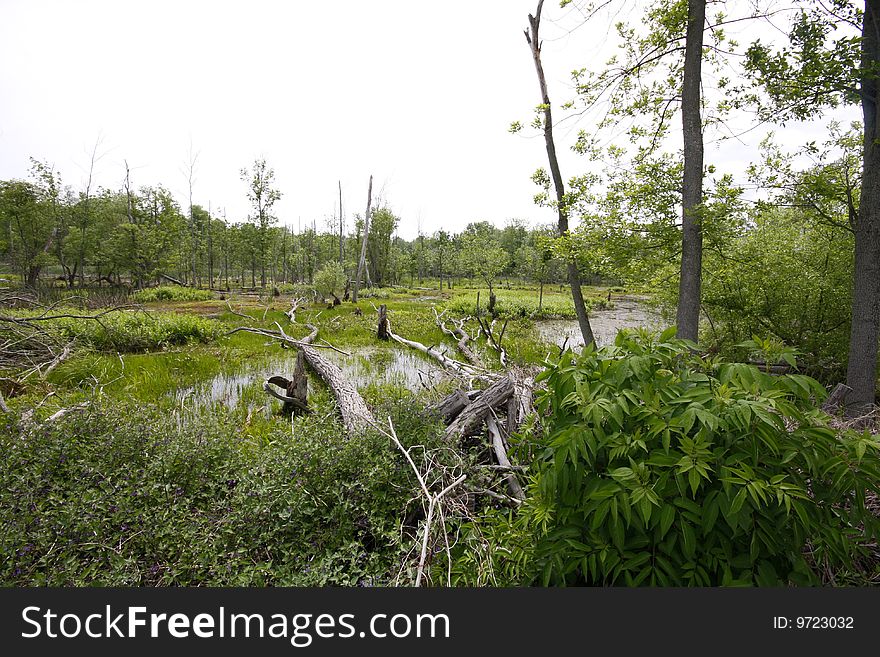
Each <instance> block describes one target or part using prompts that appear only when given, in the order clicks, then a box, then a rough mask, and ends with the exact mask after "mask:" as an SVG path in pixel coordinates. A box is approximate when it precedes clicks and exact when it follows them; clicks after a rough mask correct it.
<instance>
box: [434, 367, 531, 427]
mask: <svg viewBox="0 0 880 657" xmlns="http://www.w3.org/2000/svg"><path fill="white" fill-rule="evenodd" d="M515 387H516V386H515V384H514V381H513V378H512V377H511V376H505V377H504V378H503V379H499V380H498V381H496V382H495V383H493V384H492V385H491V386H489V387H488V388H487V389H486V390H485V391H484V392H483V394H482V395H480V396H479V397H478V398H477V399H475V400H474V401H473V402H471V403H470V404H469V405H468V407H467V408H466V409H464V411H463V412H462V413H461V415H459V416H458V417H457V418H456V419H455V421H454V422H453V423H452V424H450V425H449V427H447V429H446V433H445V434H444V435H445V438H446V440H447V441H450V442H452V441H455V440H460V439H461V438H464V437H465V436H471V435H473V434H475V433H476V432H478V431H479V430H480V427H481V426H482V425H483V422H484V421H485V419H486V418H487V417H488V416H489V415H490V414H491V413H493V412H494V409H495V408H496V407H499V406H503V405H505V404H506V403H507V400H508V399H510V397H511V395H513V394H514V391H515Z"/></svg>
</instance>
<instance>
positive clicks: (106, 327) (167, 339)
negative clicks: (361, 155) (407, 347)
mask: <svg viewBox="0 0 880 657" xmlns="http://www.w3.org/2000/svg"><path fill="white" fill-rule="evenodd" d="M180 289H184V290H186V289H188V288H180ZM585 291H587V292H588V294H589V296H590V298H592V299H594V300H598V299H601V298H602V296H601V295H602V292H601V290H595V289H590V288H585ZM378 292H379V296H378V297H368V298H366V299H364V300H363V301H362V302H361V303H359V305H358V307H359V308H360V310H361V311H362V314H361V315H357V314H356V309H355V307H354V306H353V305H352V304H350V303H343V304H341V305H339V306H335V307H332V308H327V306H326V305H325V304H322V303H313V304H306V306H305V307H304V308H303V309H302V310H300V311H299V312H298V313H297V323H296V324H291V323H290V321H289V319H288V318H287V316H286V315H285V312H286V311H287V310H288V309H289V307H290V298H289V297H286V296H282V297H276V298H267V299H265V300H260V299H257V298H256V297H254V296H253V295H230V297H229V301H230V306H231V307H232V308H233V309H234V310H235V311H236V312H238V313H241V314H242V315H245V316H246V317H247V319H246V318H245V317H241V316H240V315H237V314H235V313H233V312H230V311H229V309H228V308H227V307H226V304H225V302H219V301H217V300H213V299H212V300H205V301H190V300H176V301H160V302H156V303H157V304H159V305H160V306H161V308H162V310H161V311H150V313H149V314H147V313H143V312H119V313H111V314H109V315H107V316H105V317H104V318H102V323H103V326H102V325H101V324H98V323H96V322H94V321H90V320H68V319H65V320H56V321H54V322H51V323H49V324H50V328H51V329H52V330H56V331H61V332H62V333H63V337H64V339H65V340H68V339H73V338H75V339H76V344H77V345H79V347H80V350H79V351H78V352H77V353H76V355H74V356H73V357H72V358H71V359H70V360H68V361H66V362H64V363H62V364H61V365H60V366H58V368H57V369H56V370H54V371H53V372H52V373H51V374H50V375H49V378H48V381H47V382H46V383H45V384H44V385H35V386H34V387H33V388H32V394H31V401H33V400H34V399H36V400H39V399H40V398H42V396H44V395H45V394H47V392H49V391H55V392H59V393H64V391H65V390H66V391H67V392H68V393H69V394H74V395H76V394H85V393H86V392H88V391H90V390H93V389H100V390H101V391H102V392H103V393H104V394H108V395H111V396H113V397H118V398H133V399H136V400H139V401H141V402H148V401H154V402H155V401H160V400H165V401H167V398H168V397H169V395H170V394H171V393H173V392H174V391H175V390H179V389H182V388H186V387H189V386H193V385H196V384H198V383H200V382H202V381H208V380H210V379H212V378H213V377H216V376H218V375H221V374H226V375H229V374H232V373H234V372H236V371H240V369H241V367H242V366H243V364H245V363H253V362H256V361H261V360H263V361H265V360H268V359H270V358H271V357H272V356H271V354H272V353H273V350H275V349H277V346H276V343H274V342H273V341H272V340H271V339H267V338H265V337H263V336H258V335H254V334H249V333H245V332H240V333H236V334H233V335H225V334H226V333H227V332H228V331H230V330H232V329H233V328H235V327H240V326H255V327H257V326H258V327H262V328H266V329H271V330H277V326H276V323H277V324H278V325H280V326H282V327H283V328H284V330H285V331H286V332H287V333H288V334H289V335H291V336H292V337H295V338H301V337H304V336H305V335H307V334H308V333H309V332H310V331H309V329H308V328H307V326H306V325H307V324H314V325H316V326H317V327H318V328H319V333H318V340H319V341H322V340H327V341H328V342H330V343H331V344H333V345H334V346H336V347H338V348H340V349H345V350H350V351H351V350H354V351H355V352H356V351H357V350H358V349H363V348H378V349H379V350H380V351H379V352H377V353H376V354H373V355H372V356H371V360H372V361H376V362H375V363H372V365H373V366H376V367H380V368H381V362H379V361H380V360H381V353H382V351H381V350H383V349H386V348H388V343H384V342H382V341H380V340H379V339H378V338H377V337H376V314H375V311H374V310H373V306H374V305H378V303H384V304H385V305H386V306H387V308H388V313H389V318H390V321H391V326H392V329H393V330H394V331H395V332H396V333H398V334H399V335H402V336H404V337H406V338H409V339H412V340H417V341H419V342H422V343H424V344H426V345H429V346H436V345H440V346H442V348H444V349H446V350H447V353H449V354H450V355H452V356H454V357H459V358H460V357H461V356H460V354H458V352H457V349H456V347H455V341H454V340H452V339H451V338H450V337H448V336H446V335H444V334H443V333H442V332H441V331H440V329H439V328H438V327H437V325H436V323H435V321H434V311H435V310H436V311H437V312H442V311H443V310H447V314H446V316H447V317H449V316H452V317H460V316H464V315H468V314H472V311H473V306H474V305H475V302H476V291H475V290H470V289H462V288H456V289H453V290H451V291H450V290H446V291H444V292H443V293H442V294H437V291H436V290H421V291H419V290H413V289H406V288H394V289H384V290H379V291H378ZM414 293H419V294H420V295H421V296H418V297H416V296H413V295H414ZM484 296H485V291H483V293H481V300H482V299H483V297H484ZM380 297H384V298H380ZM498 298H499V308H500V309H502V310H503V309H505V308H506V309H512V308H534V309H537V298H538V293H537V290H536V289H531V290H528V289H517V290H499V291H498ZM544 302H545V304H544V305H545V308H547V309H551V311H552V309H554V308H556V309H558V308H561V307H563V306H564V305H565V303H566V302H568V304H569V308H570V305H571V302H570V301H568V297H567V295H566V294H565V293H560V292H558V291H552V290H549V289H547V290H545V294H544ZM206 312H211V313H212V314H214V315H215V316H216V319H207V318H205V317H203V316H201V315H203V314H204V313H206ZM548 312H549V311H548ZM553 312H556V311H553ZM558 313H559V314H560V315H563V316H566V315H567V314H570V315H571V316H572V317H573V311H572V312H570V313H569V312H568V311H567V310H566V311H564V312H563V311H558ZM520 314H521V313H518V312H517V313H507V314H502V317H506V318H507V327H506V329H505V332H504V340H503V344H504V347H505V348H506V350H507V352H508V356H509V358H510V360H511V361H512V362H513V363H516V364H518V365H539V364H540V363H542V362H543V359H544V358H545V357H546V355H547V350H548V345H546V344H544V343H542V342H541V340H540V339H539V337H538V335H537V332H536V330H535V327H534V321H533V320H532V319H530V318H528V317H526V318H522V317H520ZM468 330H469V332H470V333H471V335H475V334H476V332H477V325H476V323H475V322H473V321H472V322H471V323H470V324H469V325H468ZM498 330H500V324H497V325H496V331H498ZM484 343H485V339H481V340H479V341H478V342H477V343H476V344H474V345H473V348H475V349H476V351H478V352H479V353H480V354H481V356H482V357H483V359H484V362H486V363H487V364H488V365H489V366H490V367H498V366H499V363H498V354H497V353H496V352H494V351H493V350H491V349H489V348H488V347H487V346H486V345H485V344H484ZM379 387H380V388H381V387H382V386H379ZM311 390H312V393H315V392H316V391H318V390H323V384H322V383H321V382H320V381H314V382H313V385H312V386H311ZM249 394H252V395H253V397H254V398H255V399H258V398H262V397H264V396H265V394H264V393H263V392H262V390H261V388H260V386H259V385H256V386H255V388H254V391H253V392H252V393H249ZM375 398H376V399H378V397H375ZM63 399H64V394H60V395H59V399H58V403H59V404H61V403H62V400H63Z"/></svg>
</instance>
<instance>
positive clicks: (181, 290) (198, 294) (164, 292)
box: [131, 285, 214, 303]
mask: <svg viewBox="0 0 880 657" xmlns="http://www.w3.org/2000/svg"><path fill="white" fill-rule="evenodd" d="M131 298H132V300H133V301H136V302H138V303H151V302H154V301H207V300H208V299H213V298H214V293H213V292H211V291H210V290H199V289H196V288H192V287H181V286H179V285H160V286H159V287H150V288H147V289H145V290H140V291H138V292H135V293H134V294H133V295H132V296H131Z"/></svg>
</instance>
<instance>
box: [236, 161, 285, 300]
mask: <svg viewBox="0 0 880 657" xmlns="http://www.w3.org/2000/svg"><path fill="white" fill-rule="evenodd" d="M241 179H242V180H243V181H244V182H245V183H247V185H248V200H249V201H250V202H251V205H252V207H253V214H251V215H249V216H248V219H250V221H251V222H252V223H254V224H255V226H256V227H257V237H258V252H259V255H260V287H263V288H265V287H266V251H267V248H268V238H269V227H270V226H271V225H272V224H274V223H275V222H276V221H277V219H276V217H275V216H274V215H273V214H272V206H274V205H275V203H276V201H278V199H280V198H281V192H280V191H278V190H277V189H275V188H274V187H273V185H274V184H275V171H274V169H271V168H269V167H268V166H267V165H266V160H265V159H262V158H261V159H257V160H254V165H253V168H252V169H251V170H250V171H248V169H242V170H241Z"/></svg>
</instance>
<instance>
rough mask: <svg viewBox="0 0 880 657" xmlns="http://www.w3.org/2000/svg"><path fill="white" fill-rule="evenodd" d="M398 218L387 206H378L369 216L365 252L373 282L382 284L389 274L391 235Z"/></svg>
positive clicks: (398, 220)
mask: <svg viewBox="0 0 880 657" xmlns="http://www.w3.org/2000/svg"><path fill="white" fill-rule="evenodd" d="M399 223H400V219H399V218H398V217H397V216H396V215H395V214H394V213H393V212H391V210H389V209H388V208H385V207H383V208H379V209H377V210H376V211H375V212H373V213H372V215H371V216H370V236H369V242H368V246H367V252H368V255H369V262H370V276H371V277H372V279H373V283H375V284H376V285H379V286H381V285H383V284H384V283H385V282H386V279H387V278H388V276H389V274H390V267H391V255H392V254H391V246H392V240H391V235H393V234H394V231H395V230H396V229H397V226H398V224H399Z"/></svg>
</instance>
